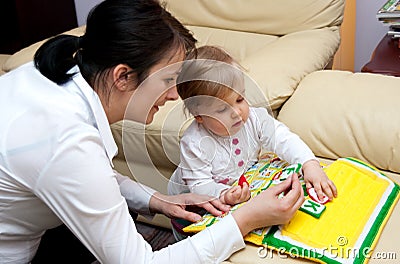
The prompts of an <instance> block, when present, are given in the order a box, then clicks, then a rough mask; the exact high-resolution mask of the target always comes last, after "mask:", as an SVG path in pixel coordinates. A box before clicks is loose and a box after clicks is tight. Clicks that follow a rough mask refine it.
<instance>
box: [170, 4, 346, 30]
mask: <svg viewBox="0 0 400 264" xmlns="http://www.w3.org/2000/svg"><path fill="white" fill-rule="evenodd" d="M164 2H165V3H166V8H167V9H168V10H169V11H171V13H172V14H173V15H175V16H176V17H177V18H178V19H179V20H180V21H181V22H182V23H184V24H185V25H190V26H201V27H207V28H220V29H228V30H235V31H244V32H253V33H259V34H265V35H286V34H289V33H293V32H297V31H303V30H309V29H318V28H324V27H332V26H340V25H341V23H342V19H343V8H344V2H345V1H344V0H323V1H321V0H301V1H299V0H285V1H276V0H275V1H274V0H218V1H215V0H201V1H192V0H190V1H188V0H165V1H164Z"/></svg>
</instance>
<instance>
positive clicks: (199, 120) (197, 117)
mask: <svg viewBox="0 0 400 264" xmlns="http://www.w3.org/2000/svg"><path fill="white" fill-rule="evenodd" d="M194 119H196V122H197V123H199V124H201V123H203V118H202V117H201V116H199V115H197V116H195V117H194Z"/></svg>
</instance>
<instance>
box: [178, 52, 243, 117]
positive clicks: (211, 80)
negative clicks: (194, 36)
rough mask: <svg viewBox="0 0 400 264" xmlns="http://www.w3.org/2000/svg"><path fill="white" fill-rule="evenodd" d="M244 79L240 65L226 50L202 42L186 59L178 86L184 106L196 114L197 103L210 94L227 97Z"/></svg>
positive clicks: (204, 100) (222, 97)
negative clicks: (204, 44) (202, 44)
mask: <svg viewBox="0 0 400 264" xmlns="http://www.w3.org/2000/svg"><path fill="white" fill-rule="evenodd" d="M243 79H244V77H243V72H242V68H241V66H240V65H239V64H238V63H237V62H236V61H235V60H234V59H233V58H232V57H231V56H230V55H229V54H228V53H227V52H226V51H224V50H223V49H222V48H219V47H216V46H202V47H199V48H197V49H196V50H195V51H193V52H191V53H190V54H189V55H188V57H187V61H185V62H184V63H183V66H182V71H181V73H180V74H179V77H178V80H177V90H178V94H179V96H180V97H181V98H182V100H183V101H184V105H185V108H186V109H187V110H188V111H189V112H190V113H191V114H192V115H196V109H197V107H198V106H199V105H200V104H203V103H205V102H206V101H207V98H208V96H212V97H217V98H220V99H224V98H226V97H228V96H229V95H230V94H231V93H232V92H234V91H235V90H234V87H235V86H237V85H238V84H242V83H243Z"/></svg>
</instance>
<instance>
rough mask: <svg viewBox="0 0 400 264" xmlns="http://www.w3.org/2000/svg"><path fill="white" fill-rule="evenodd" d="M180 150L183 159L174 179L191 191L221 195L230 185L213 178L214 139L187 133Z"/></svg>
mask: <svg viewBox="0 0 400 264" xmlns="http://www.w3.org/2000/svg"><path fill="white" fill-rule="evenodd" d="M180 150H181V153H180V160H181V161H180V164H179V166H178V168H177V169H176V171H175V172H174V175H173V179H174V180H176V181H177V182H183V183H185V184H186V185H187V186H188V188H189V190H190V192H192V193H197V194H203V195H210V196H213V197H219V196H220V193H221V191H223V190H225V189H227V188H229V187H230V186H229V185H226V184H222V183H217V182H215V181H214V179H213V178H212V159H213V158H214V155H215V150H216V142H215V141H214V139H212V138H211V137H208V136H207V137H202V138H196V136H195V135H193V136H192V135H185V136H184V137H182V140H181V142H180Z"/></svg>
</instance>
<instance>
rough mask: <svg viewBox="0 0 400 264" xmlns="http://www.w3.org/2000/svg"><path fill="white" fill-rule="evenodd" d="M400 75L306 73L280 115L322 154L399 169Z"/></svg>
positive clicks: (339, 72)
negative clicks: (352, 158)
mask: <svg viewBox="0 0 400 264" xmlns="http://www.w3.org/2000/svg"><path fill="white" fill-rule="evenodd" d="M399 87H400V78H397V77H391V76H385V75H379V74H369V73H351V72H345V71H318V72H314V73H311V74H309V75H308V76H306V77H305V78H304V79H303V80H302V81H301V82H300V84H299V86H298V88H297V90H296V91H295V93H294V94H293V96H292V97H291V98H290V99H289V100H288V101H287V102H286V103H285V104H284V106H283V107H282V110H281V111H280V113H279V116H278V119H279V120H280V121H282V122H283V123H285V124H286V125H287V126H288V127H289V128H290V129H291V130H292V131H293V132H295V133H297V134H298V135H299V136H300V137H301V138H302V139H303V140H304V141H305V142H306V143H307V144H308V145H309V146H310V147H311V149H312V150H313V151H314V153H315V154H316V155H317V156H321V157H326V158H330V159H337V158H339V157H348V156H351V157H355V158H358V159H360V160H363V161H365V162H367V163H370V164H372V165H374V166H375V167H377V168H379V169H382V170H386V171H391V172H395V173H400V163H399V160H400V120H399V110H398V109H399V107H398V105H399V98H400V88H399Z"/></svg>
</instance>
